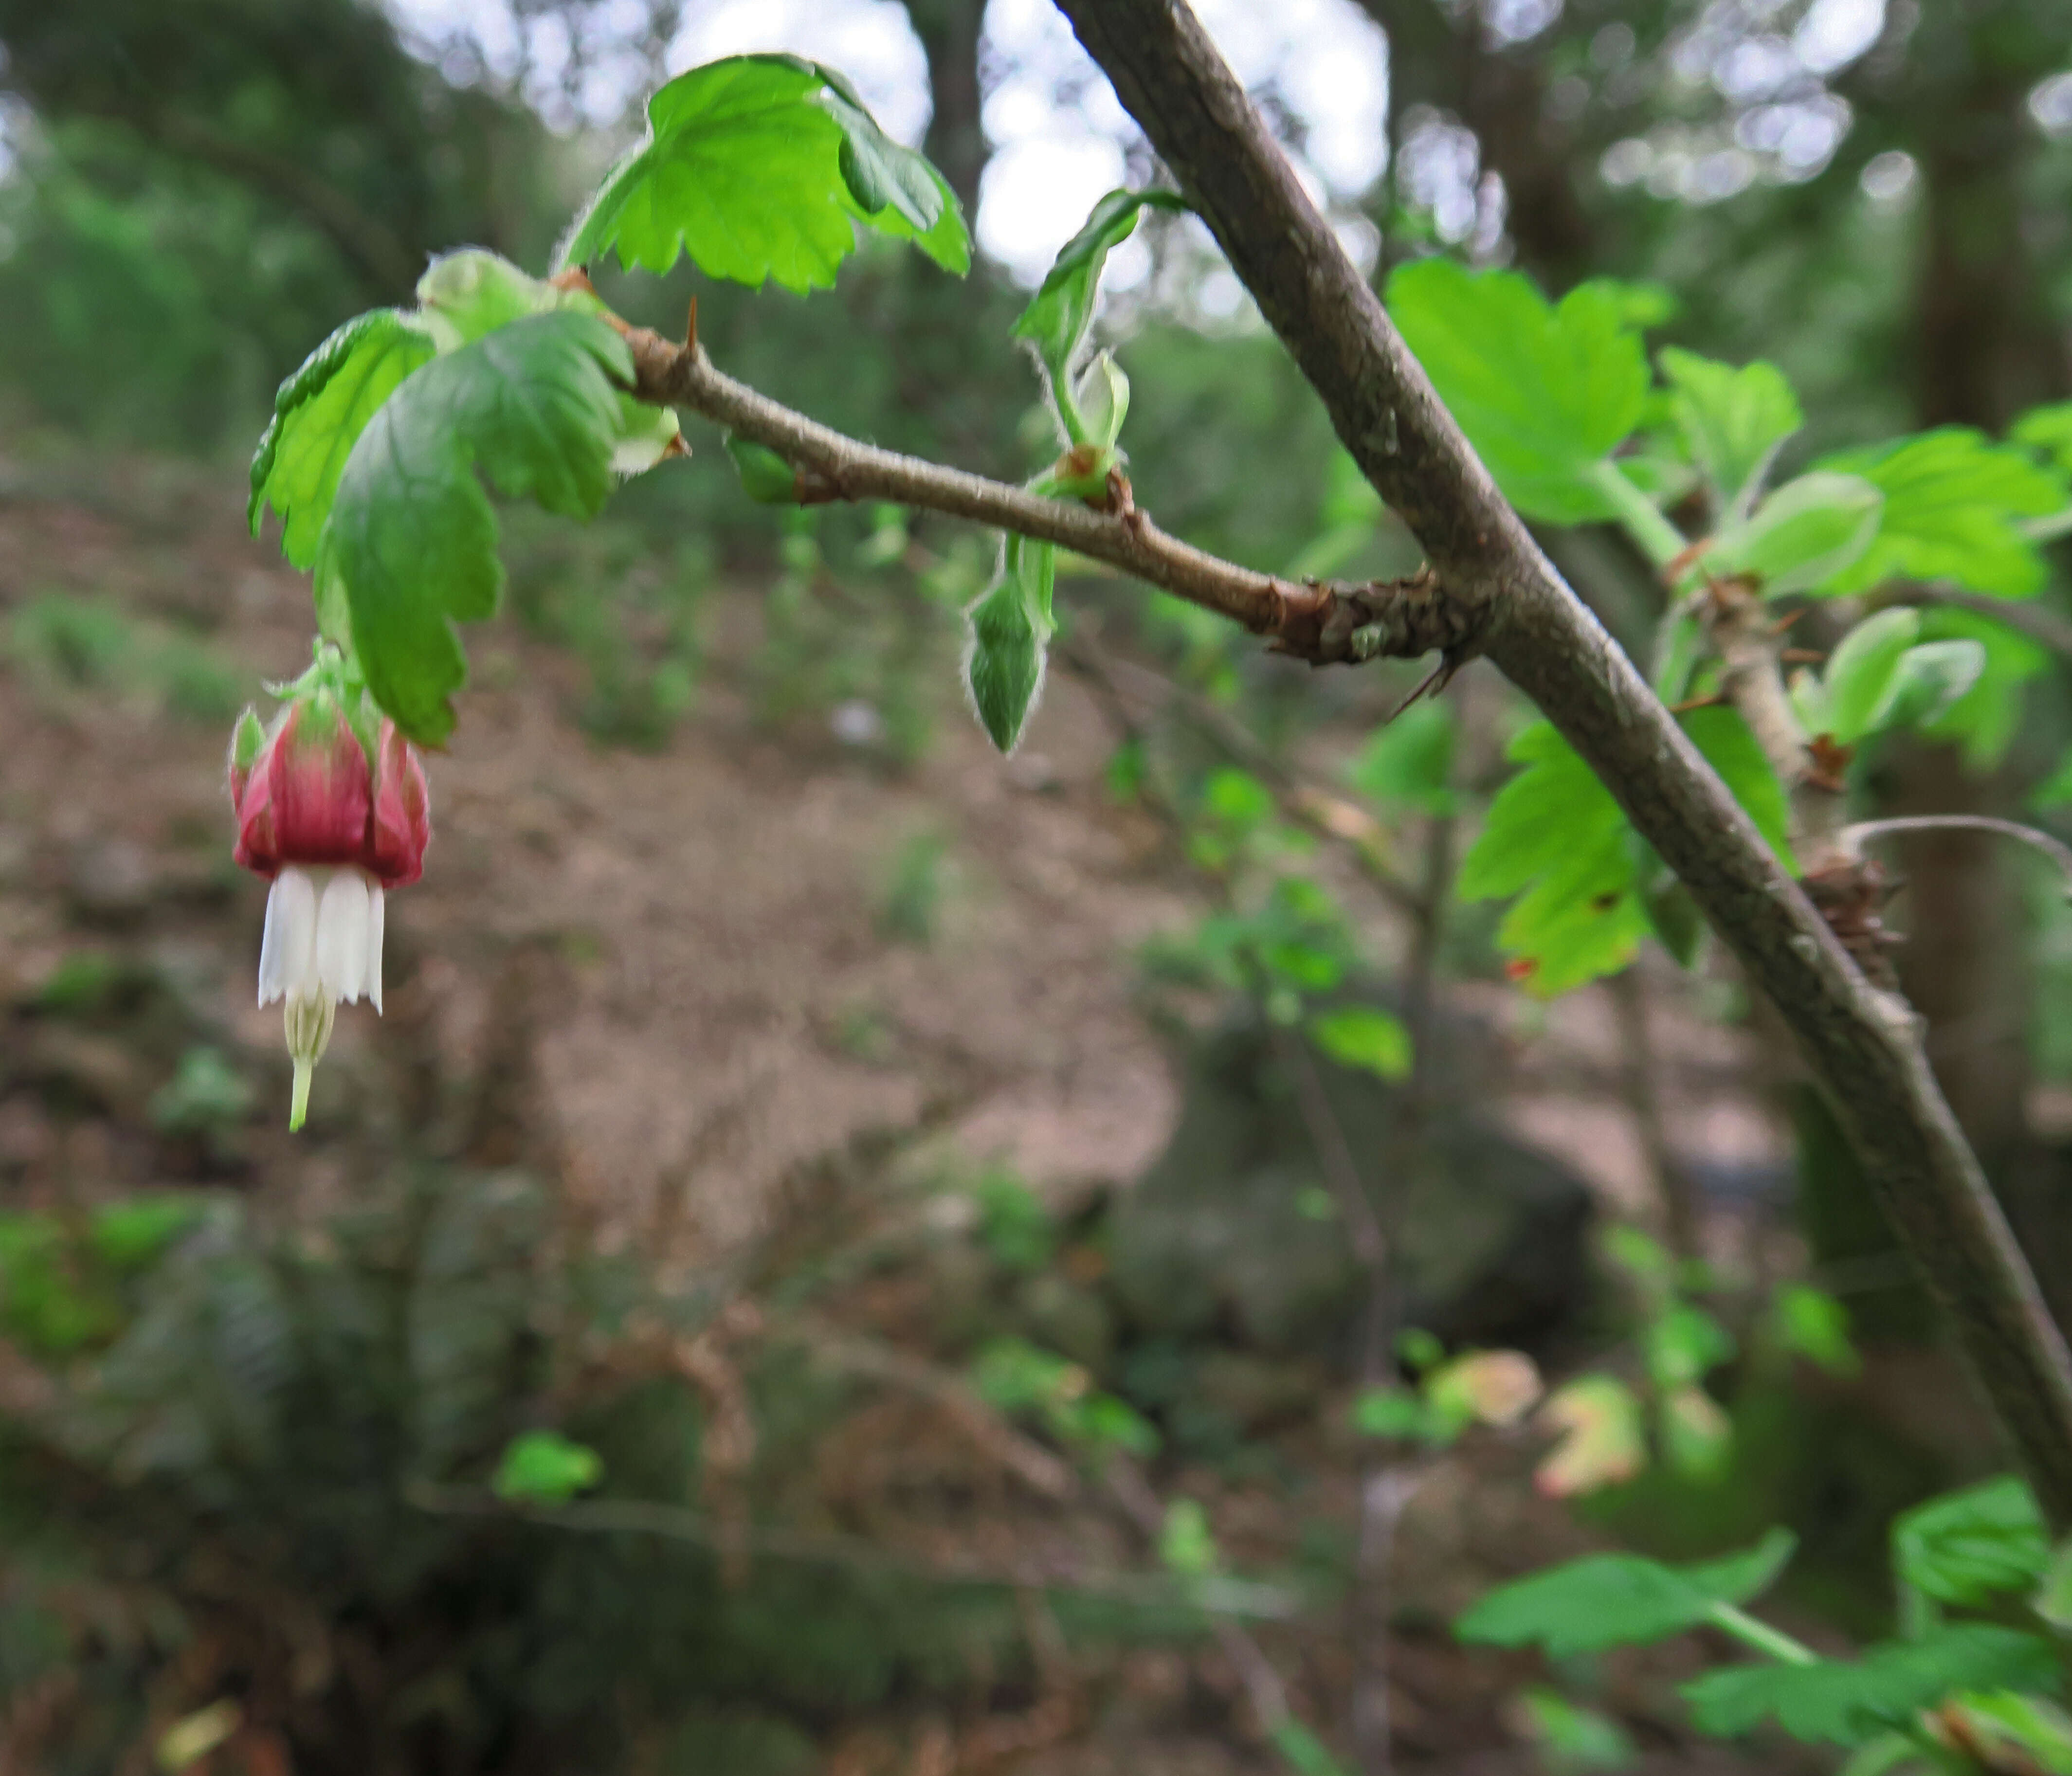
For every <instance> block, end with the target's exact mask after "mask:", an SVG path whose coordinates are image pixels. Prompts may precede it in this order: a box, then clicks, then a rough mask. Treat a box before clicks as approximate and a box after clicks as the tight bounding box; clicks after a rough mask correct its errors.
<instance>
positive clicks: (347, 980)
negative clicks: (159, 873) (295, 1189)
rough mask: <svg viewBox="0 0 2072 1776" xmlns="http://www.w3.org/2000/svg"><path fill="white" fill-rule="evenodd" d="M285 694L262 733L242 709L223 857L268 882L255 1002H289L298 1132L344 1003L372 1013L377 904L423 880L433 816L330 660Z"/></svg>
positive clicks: (403, 751) (380, 911)
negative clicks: (228, 842) (232, 813)
mask: <svg viewBox="0 0 2072 1776" xmlns="http://www.w3.org/2000/svg"><path fill="white" fill-rule="evenodd" d="M313 681H314V682H313ZM287 694H288V696H289V697H290V699H291V701H290V702H289V703H288V705H287V706H286V708H285V709H282V712H281V713H280V715H279V716H278V717H277V718H276V719H275V721H274V722H273V726H272V727H271V728H270V729H269V728H265V727H263V726H261V723H260V721H259V718H258V717H257V715H255V714H254V713H253V712H252V711H251V710H249V709H247V710H246V711H245V715H244V717H243V719H242V720H240V722H238V724H237V726H236V730H235V731H234V732H233V733H232V736H231V741H230V800H231V803H232V806H233V807H234V808H236V811H237V844H236V849H234V851H233V852H232V856H233V857H235V858H236V861H238V862H239V863H240V864H242V865H244V866H245V868H246V869H247V870H251V871H253V873H254V874H257V875H261V876H264V877H265V878H267V879H268V880H269V881H270V882H272V883H273V887H272V889H271V890H269V893H268V894H267V896H266V927H265V935H264V937H263V938H262V939H261V943H260V948H259V1003H260V1004H261V1005H272V1004H273V1002H274V1001H275V1000H281V1001H284V1002H285V1003H284V1009H283V1017H284V1019H285V1022H286V1033H287V1042H288V1053H289V1054H290V1055H291V1056H292V1057H294V1063H295V1083H294V1100H293V1103H292V1105H291V1107H290V1111H289V1116H288V1126H289V1127H290V1128H301V1127H302V1120H303V1118H304V1116H306V1114H307V1112H308V1108H309V1096H310V1075H312V1074H313V1073H314V1072H315V1068H316V1063H317V1062H318V1060H319V1059H320V1058H321V1057H322V1055H323V1051H324V1050H325V1048H326V1046H327V1045H328V1044H329V1043H330V1042H331V1026H332V1023H333V1022H334V1021H335V1018H336V1017H337V1015H338V1007H339V1005H340V1003H341V1002H342V1003H344V1004H347V1005H351V1004H353V1003H355V1002H356V1001H358V1000H359V999H360V998H361V997H365V998H367V999H368V1000H369V1001H371V1002H372V1005H373V1006H374V1009H375V1011H376V1013H377V1015H378V1014H379V1013H380V1009H381V935H382V927H383V923H384V917H385V914H386V910H387V908H386V899H385V897H386V894H387V893H388V890H389V889H391V888H401V887H405V886H408V885H409V883H411V882H415V881H416V880H417V878H419V877H420V876H421V875H422V874H424V859H425V846H426V844H427V843H428V842H429V841H430V838H431V818H430V798H429V795H428V792H427V791H426V785H425V771H424V766H423V764H422V763H421V761H420V760H419V759H418V756H417V748H416V747H414V746H412V745H411V744H410V743H409V742H408V741H407V740H405V738H403V737H402V735H401V734H398V733H397V731H396V725H395V723H394V722H390V721H388V720H386V719H381V720H380V721H379V722H378V723H377V722H376V717H375V715H374V711H373V708H372V704H371V702H370V701H368V698H367V696H366V693H365V692H364V690H362V689H360V687H359V686H358V685H355V684H351V683H348V682H346V681H345V680H343V677H342V676H341V675H340V673H339V663H338V662H337V660H336V658H335V656H331V658H329V659H327V658H326V657H324V656H321V655H320V656H319V662H318V665H317V666H316V667H315V668H313V669H312V671H311V672H310V674H309V675H308V676H306V678H305V679H304V680H302V681H300V682H298V684H297V685H294V687H291V688H290V690H289V691H288V693H287ZM356 717H357V718H358V719H356Z"/></svg>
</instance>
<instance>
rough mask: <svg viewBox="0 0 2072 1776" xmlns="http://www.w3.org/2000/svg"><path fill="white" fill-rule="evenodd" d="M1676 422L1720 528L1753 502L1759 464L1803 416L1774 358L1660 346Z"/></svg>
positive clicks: (1758, 482)
mask: <svg viewBox="0 0 2072 1776" xmlns="http://www.w3.org/2000/svg"><path fill="white" fill-rule="evenodd" d="M1659 361H1660V363H1661V365H1662V370H1663V375H1664V376H1667V377H1668V379H1669V384H1670V390H1671V393H1670V402H1669V404H1670V410H1671V412H1672V413H1674V414H1675V417H1676V428H1677V430H1679V432H1681V433H1682V434H1683V442H1684V443H1685V445H1686V446H1687V447H1688V449H1689V450H1690V452H1691V459H1692V461H1693V462H1694V463H1696V464H1697V465H1698V467H1699V468H1700V471H1702V472H1703V474H1704V477H1705V481H1706V484H1707V486H1708V487H1709V488H1710V490H1711V492H1712V511H1713V512H1714V514H1715V517H1714V522H1715V524H1716V525H1718V526H1720V528H1725V526H1727V525H1729V524H1734V523H1736V522H1737V521H1738V520H1741V519H1742V518H1744V517H1745V516H1747V514H1748V512H1749V508H1751V507H1752V506H1753V505H1754V504H1755V496H1756V494H1757V491H1758V490H1759V489H1760V488H1761V487H1762V478H1763V474H1764V471H1766V469H1768V468H1769V467H1770V460H1771V458H1774V456H1775V455H1776V454H1777V451H1778V446H1780V445H1782V443H1783V442H1784V441H1785V440H1786V438H1789V437H1790V436H1791V434H1793V433H1794V432H1795V431H1797V430H1799V427H1800V426H1803V425H1804V424H1805V423H1806V421H1805V416H1804V415H1803V414H1802V413H1800V412H1799V397H1797V396H1796V395H1795V394H1794V393H1792V392H1791V384H1790V383H1789V382H1787V381H1786V380H1785V376H1784V372H1782V370H1780V369H1778V368H1777V366H1776V365H1775V364H1763V363H1756V364H1744V365H1743V366H1742V367H1741V368H1740V369H1738V370H1737V369H1735V368H1733V365H1731V364H1720V363H1716V362H1715V361H1714V360H1712V359H1711V358H1701V357H1700V356H1698V355H1697V354H1696V352H1684V351H1679V349H1678V348H1677V347H1675V346H1673V345H1671V346H1665V347H1663V350H1662V352H1661V354H1660V360H1659Z"/></svg>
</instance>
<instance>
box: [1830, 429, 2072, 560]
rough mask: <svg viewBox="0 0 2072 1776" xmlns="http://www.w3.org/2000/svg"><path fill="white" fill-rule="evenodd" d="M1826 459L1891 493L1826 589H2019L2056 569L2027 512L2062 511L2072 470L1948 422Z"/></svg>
mask: <svg viewBox="0 0 2072 1776" xmlns="http://www.w3.org/2000/svg"><path fill="white" fill-rule="evenodd" d="M1819 467H1821V468H1823V469H1831V470H1836V471H1840V472H1842V473H1844V474H1847V475H1860V476H1862V477H1863V478H1864V479H1865V480H1867V481H1868V482H1870V483H1873V485H1874V486H1876V487H1877V488H1878V489H1879V490H1880V491H1881V492H1883V494H1884V495H1885V507H1884V510H1883V512H1881V516H1880V518H1879V522H1878V528H1877V535H1876V536H1875V537H1873V539H1872V540H1871V544H1870V546H1869V548H1868V549H1866V550H1865V551H1864V553H1863V554H1862V555H1861V556H1860V557H1859V558H1858V559H1857V560H1856V561H1855V562H1854V563H1853V564H1852V565H1850V566H1848V567H1846V568H1844V569H1842V570H1841V571H1840V573H1839V574H1836V575H1834V576H1833V577H1832V578H1830V579H1828V580H1827V581H1826V582H1824V583H1823V585H1821V586H1819V591H1820V592H1822V593H1823V594H1827V595H1829V596H1832V597H1837V598H1840V597H1846V596H1848V595H1849V594H1854V593H1857V592H1865V591H1868V590H1871V589H1872V588H1873V587H1874V586H1879V585H1881V584H1882V583H1884V582H1885V581H1887V580H1891V579H1914V580H1948V581H1951V582H1955V584H1956V585H1959V586H1966V587H1968V588H1969V589H1970V590H1972V591H1974V592H1984V593H1988V594H1992V595H1994V596H1996V597H2000V598H2028V597H2029V596H2031V595H2032V594H2035V593H2037V592H2038V591H2041V590H2042V588H2043V584H2044V582H2045V579H2046V578H2048V573H2049V570H2048V569H2047V567H2046V565H2045V561H2044V559H2043V556H2042V554H2041V552H2040V551H2039V550H2038V549H2037V545H2036V544H2035V543H2034V542H2033V541H2031V540H2030V538H2029V536H2028V535H2027V534H2026V532H2025V531H2024V529H2023V528H2022V526H2023V520H2025V519H2029V518H2036V517H2041V516H2044V515H2045V514H2046V513H2051V512H2060V511H2062V510H2063V509H2064V508H2065V506H2066V500H2067V495H2066V483H2065V479H2064V477H2063V476H2062V475H2059V474H2058V473H2057V472H2055V471H2053V470H2052V469H2049V468H2047V467H2045V466H2043V465H2042V464H2041V463H2037V461H2036V460H2035V458H2033V457H2032V456H2030V455H2029V454H2028V453H2027V452H2025V451H2024V450H2021V449H2019V448H2017V447H2016V446H2012V445H2005V444H1996V443H1994V442H1992V441H1991V440H1990V439H1988V438H1986V437H1985V436H1984V434H1981V433H1979V432H1975V431H1973V430H1971V429H1969V428H1968V427H1966V426H1942V427H1941V428H1940V429H1938V430H1935V431H1932V432H1922V433H1920V434H1918V435H1916V436H1914V437H1912V438H1900V439H1897V441H1895V442H1892V443H1889V444H1882V445H1875V446H1870V447H1868V448H1867V449H1864V450H1846V451H1844V452H1842V453H1841V454H1839V455H1836V456H1831V457H1828V458H1826V459H1825V460H1824V461H1823V462H1822V463H1820V464H1819Z"/></svg>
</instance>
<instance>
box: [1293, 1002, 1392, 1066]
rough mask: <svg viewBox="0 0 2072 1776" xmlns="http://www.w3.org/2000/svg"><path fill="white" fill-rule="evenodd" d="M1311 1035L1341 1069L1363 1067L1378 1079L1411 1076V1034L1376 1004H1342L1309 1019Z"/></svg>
mask: <svg viewBox="0 0 2072 1776" xmlns="http://www.w3.org/2000/svg"><path fill="white" fill-rule="evenodd" d="M1309 1036H1310V1039H1311V1040H1312V1041H1313V1042H1315V1043H1316V1045H1317V1046H1318V1047H1319V1048H1320V1049H1322V1050H1323V1051H1324V1052H1325V1054H1327V1055H1329V1056H1330V1058H1331V1059H1333V1060H1334V1061H1336V1062H1337V1063H1338V1065H1339V1066H1341V1067H1356V1068H1359V1070H1360V1071H1363V1072H1367V1073H1371V1074H1373V1075H1375V1078H1377V1079H1408V1077H1409V1075H1410V1059H1411V1056H1410V1032H1409V1031H1408V1030H1405V1029H1404V1027H1403V1021H1402V1019H1401V1018H1400V1017H1391V1016H1390V1015H1389V1014H1388V1013H1387V1012H1385V1011H1383V1010H1382V1009H1380V1008H1379V1006H1375V1005H1340V1006H1338V1007H1337V1008H1336V1009H1334V1010H1330V1011H1323V1012H1319V1013H1318V1014H1317V1015H1316V1016H1315V1017H1312V1018H1311V1019H1310V1020H1309Z"/></svg>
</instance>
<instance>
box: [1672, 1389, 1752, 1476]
mask: <svg viewBox="0 0 2072 1776" xmlns="http://www.w3.org/2000/svg"><path fill="white" fill-rule="evenodd" d="M1661 1424H1662V1443H1663V1451H1664V1453H1666V1454H1667V1457H1668V1458H1669V1465H1670V1466H1671V1467H1672V1468H1674V1469H1675V1470H1676V1471H1677V1472H1678V1473H1679V1474H1696V1475H1699V1476H1700V1477H1704V1476H1708V1475H1712V1474H1717V1473H1719V1472H1720V1470H1721V1469H1722V1468H1723V1467H1724V1466H1725V1465H1726V1460H1727V1457H1728V1455H1729V1453H1731V1452H1732V1450H1733V1446H1734V1427H1733V1421H1732V1420H1730V1419H1729V1418H1728V1416H1727V1415H1726V1413H1725V1412H1724V1411H1722V1410H1721V1409H1720V1404H1719V1402H1718V1401H1717V1400H1714V1399H1713V1398H1712V1396H1711V1395H1710V1394H1708V1393H1707V1392H1705V1390H1704V1388H1702V1387H1695V1386H1691V1387H1672V1388H1671V1389H1670V1390H1669V1391H1668V1392H1667V1393H1665V1394H1664V1395H1663V1396H1662V1412H1661Z"/></svg>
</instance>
